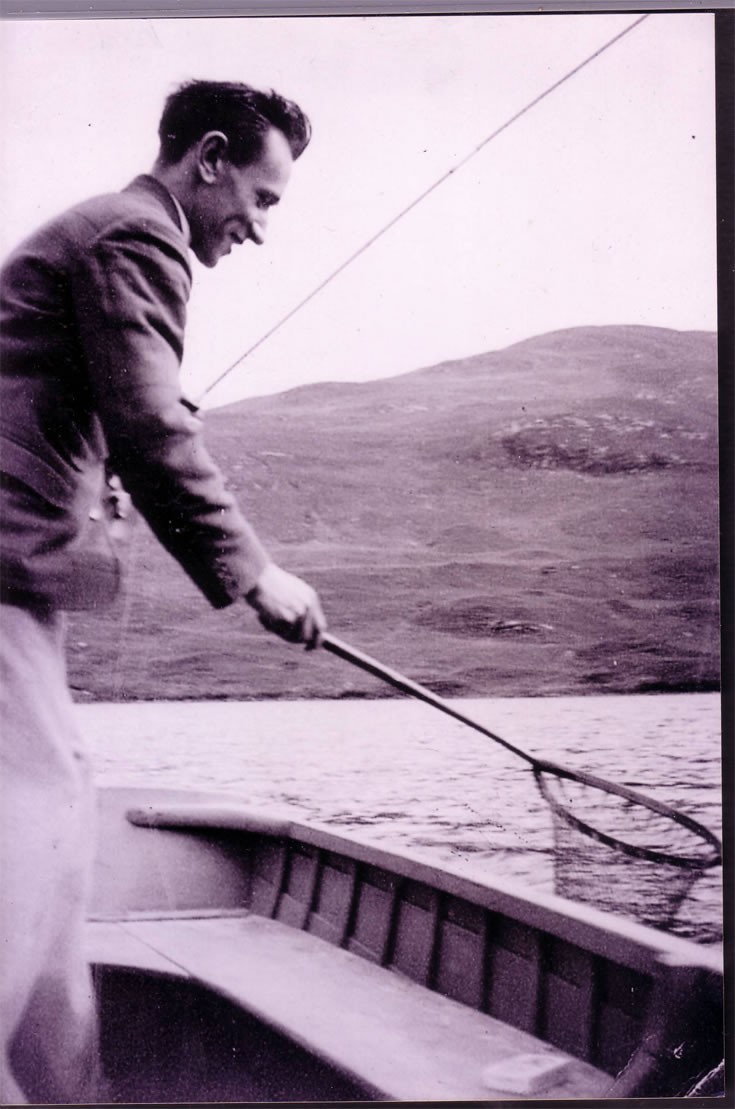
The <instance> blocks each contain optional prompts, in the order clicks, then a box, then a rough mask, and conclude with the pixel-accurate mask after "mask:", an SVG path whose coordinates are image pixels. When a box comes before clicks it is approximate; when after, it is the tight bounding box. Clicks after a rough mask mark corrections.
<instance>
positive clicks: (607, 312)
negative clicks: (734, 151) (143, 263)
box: [0, 13, 716, 404]
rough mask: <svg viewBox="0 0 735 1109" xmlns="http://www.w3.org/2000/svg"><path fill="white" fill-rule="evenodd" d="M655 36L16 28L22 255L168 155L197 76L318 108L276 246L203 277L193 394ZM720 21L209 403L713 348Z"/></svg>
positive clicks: (284, 23)
mask: <svg viewBox="0 0 735 1109" xmlns="http://www.w3.org/2000/svg"><path fill="white" fill-rule="evenodd" d="M635 18H636V17H635V16H634V15H632V14H630V13H628V14H612V15H611V14H600V13H596V14H592V15H589V14H588V15H584V14H581V15H564V16H559V15H548V16H526V15H524V16H498V15H484V16H483V15H480V16H464V17H462V16H432V17H424V16H412V17H397V16H373V17H354V16H351V17H341V18H333V17H308V18H304V17H300V18H273V19H250V18H242V17H240V18H229V19H212V20H210V19H207V20H202V19H166V20H158V19H135V20H116V19H109V20H64V21H56V20H46V21H28V22H24V21H21V22H5V23H4V24H2V25H0V35H1V38H0V93H1V95H2V104H3V112H2V121H3V137H2V143H1V144H0V181H1V184H0V205H1V207H0V210H1V211H2V220H0V254H1V255H2V256H4V255H5V254H6V253H7V252H8V251H9V250H10V249H11V248H12V246H13V245H14V244H15V242H17V241H18V240H19V239H20V238H21V237H23V236H24V235H25V234H26V233H28V232H29V231H31V230H32V229H33V228H34V227H35V226H37V225H38V224H39V223H40V222H41V221H42V220H44V219H46V218H47V217H50V216H52V215H54V214H55V213H56V212H57V211H59V210H61V209H62V208H63V207H65V206H66V205H68V204H71V203H74V202H76V201H77V200H81V199H83V198H84V197H86V196H89V195H92V194H94V193H97V192H104V191H108V190H113V189H117V188H120V187H122V186H123V185H125V184H126V183H127V182H128V181H129V180H130V179H131V178H132V177H133V176H135V174H137V173H139V172H146V171H147V170H148V169H149V168H150V166H151V164H152V162H153V159H154V157H155V153H156V128H157V124H158V117H159V115H160V110H161V107H162V104H163V100H164V98H165V96H166V95H167V93H168V92H169V91H170V90H171V89H172V88H173V87H175V86H176V85H177V84H178V83H179V82H180V81H182V80H185V79H188V78H191V77H207V78H214V79H225V78H226V79H237V80H245V81H248V82H250V83H252V84H255V85H260V86H270V87H274V88H276V89H278V91H279V92H282V93H283V94H284V95H286V96H289V97H292V98H293V99H295V100H297V101H298V102H299V103H300V104H301V105H302V107H303V108H304V109H305V110H306V111H307V112H308V114H309V115H310V116H311V118H312V122H313V126H314V138H313V141H312V144H311V146H310V147H309V149H308V150H307V151H306V153H305V154H304V156H303V158H302V159H301V160H300V161H299V162H298V163H297V165H296V167H295V170H294V174H293V177H292V181H291V184H290V185H289V188H288V190H287V193H286V196H285V198H284V200H283V202H282V204H281V205H280V206H279V208H278V209H277V210H276V211H275V212H274V213H273V214H272V217H271V226H270V233H269V239H268V242H267V243H266V245H265V246H264V247H261V248H256V247H255V246H253V245H252V244H248V245H247V246H245V247H242V248H239V249H237V250H235V251H234V252H233V254H232V255H230V256H229V257H227V258H225V259H223V261H222V262H221V263H220V265H219V266H218V267H217V269H216V270H213V271H209V270H205V269H203V268H202V267H200V266H198V265H196V264H195V288H194V293H193V296H192V300H191V304H190V316H189V331H188V337H187V352H186V358H185V363H184V375H185V378H184V380H185V385H186V388H187V390H188V392H189V393H190V395H192V396H193V397H196V396H198V394H199V393H200V392H201V390H203V389H204V388H205V387H206V385H207V384H208V383H209V382H211V381H212V380H213V379H214V378H215V377H217V375H218V374H219V373H221V372H222V370H224V369H225V368H226V367H227V366H228V365H229V364H230V363H231V362H232V361H234V360H235V359H236V358H238V357H239V356H240V354H242V352H243V351H244V350H245V349H246V348H247V347H249V346H250V345H251V344H252V343H253V342H255V341H256V340H257V339H258V338H259V337H260V336H261V335H262V334H263V333H264V332H265V331H267V330H268V329H269V328H270V327H271V326H272V325H273V324H274V323H275V322H276V321H277V320H278V319H279V318H280V317H281V316H282V315H284V314H285V313H286V312H287V311H289V310H290V309H291V308H292V307H293V306H294V305H295V304H296V303H297V302H298V301H299V300H300V299H301V298H302V297H304V296H305V295H306V294H307V293H308V292H309V291H310V290H311V289H312V288H313V287H314V286H315V285H317V284H318V283H319V282H320V281H322V280H323V279H324V278H325V277H326V276H327V275H328V274H329V272H330V271H331V270H332V269H333V268H335V267H336V266H337V265H339V264H340V263H341V262H342V261H344V260H345V259H346V258H347V256H348V255H349V254H350V253H351V252H352V251H353V250H355V249H356V248H357V247H358V246H360V245H361V244H362V243H363V242H364V241H365V240H366V239H367V238H369V237H370V236H371V235H373V234H374V233H375V232H376V231H377V230H379V228H380V227H381V226H382V225H383V224H384V223H385V222H387V221H388V220H389V219H390V218H392V217H393V216H394V215H395V214H396V213H397V212H398V211H399V210H400V209H401V208H402V207H403V206H405V205H406V204H408V203H409V202H410V201H412V200H413V199H414V197H415V196H416V195H417V194H418V193H420V192H421V191H422V190H423V189H424V188H426V187H427V186H429V185H430V184H431V183H432V182H433V181H434V180H436V178H438V177H439V176H441V175H442V174H443V173H445V172H446V171H447V170H448V169H449V168H450V167H451V166H452V165H453V164H455V163H456V162H457V161H458V160H459V159H460V158H462V157H464V156H465V155H466V154H467V153H469V151H471V150H472V149H473V148H474V147H475V146H477V144H478V143H480V142H481V141H482V140H483V139H484V138H485V137H486V136H487V135H488V134H489V133H490V132H491V131H493V130H494V129H495V128H496V127H498V126H499V125H500V124H502V123H503V122H505V120H506V119H508V118H509V117H510V116H511V115H513V114H514V113H515V112H516V111H518V110H519V109H520V108H522V107H523V106H524V105H525V104H526V103H527V102H528V101H530V100H531V99H532V98H533V97H535V96H537V95H538V94H539V93H540V92H542V91H543V90H544V89H545V88H546V87H547V86H548V85H550V84H551V83H552V82H553V81H555V80H557V79H558V78H559V77H561V76H563V75H564V73H565V72H567V71H568V70H569V69H571V68H572V67H573V66H575V65H577V64H578V63H579V62H581V61H582V60H583V59H584V58H585V57H587V55H588V54H590V53H592V51H593V50H595V49H597V48H598V47H599V46H601V45H602V44H603V43H604V42H605V41H607V39H609V38H611V37H612V36H613V35H614V34H616V33H617V32H618V31H620V30H622V28H624V27H626V26H628V25H629V24H630V23H632V22H633V21H634V19H635ZM714 151H715V145H714V17H713V15H712V14H709V13H680V14H656V15H651V16H650V17H649V18H648V19H647V20H646V21H645V22H644V23H643V24H642V25H641V26H640V27H638V28H636V29H635V30H634V31H633V32H632V33H631V34H630V35H628V36H626V37H625V38H623V39H622V40H621V42H619V43H617V44H616V45H614V46H613V47H612V48H611V49H610V50H609V51H608V52H606V53H605V54H604V55H603V56H602V57H601V58H599V59H598V60H596V61H594V62H592V63H591V65H590V66H589V67H587V68H586V69H584V70H583V71H582V72H581V73H580V74H579V75H577V76H576V77H574V78H573V79H572V80H571V81H570V82H569V83H567V84H566V85H564V86H563V87H562V88H561V89H559V90H558V91H556V92H555V93H553V94H552V95H551V96H550V97H549V98H548V99H547V100H545V101H544V102H543V103H542V104H541V105H539V106H538V107H536V108H535V109H533V110H532V111H531V112H530V113H529V114H528V115H526V116H525V117H524V118H523V119H521V120H520V121H519V122H518V123H516V124H514V125H513V126H512V127H511V128H509V130H508V131H507V132H505V133H504V134H503V135H501V136H500V137H499V138H498V139H497V140H495V141H494V142H492V143H491V144H490V145H489V146H488V147H487V148H485V149H484V150H483V151H482V152H481V153H480V154H479V155H478V156H477V157H476V158H473V159H472V160H471V161H470V162H469V164H468V165H467V166H466V167H464V168H463V169H461V170H460V171H459V172H457V174H455V175H454V176H453V177H452V178H451V179H450V180H449V181H448V182H447V183H445V184H444V185H442V186H441V187H440V188H439V189H437V191H436V192H435V193H433V194H432V196H431V197H430V198H429V199H427V200H426V201H425V202H423V203H422V204H421V205H419V207H418V208H417V209H416V210H415V211H414V212H413V213H412V214H411V215H409V216H408V217H407V218H406V219H405V220H402V221H401V222H400V223H399V224H398V225H397V227H396V228H395V229H393V230H391V231H389V232H388V233H387V235H386V236H385V237H384V238H383V239H382V240H381V241H380V242H379V243H378V244H377V245H376V246H374V247H372V248H370V250H369V251H368V252H366V254H365V255H363V257H362V258H361V259H359V260H358V261H357V262H356V263H355V264H354V265H353V266H352V267H350V269H348V270H347V271H346V273H345V274H344V275H343V276H341V277H339V278H337V279H336V281H335V282H334V283H333V284H332V285H331V286H330V287H329V288H328V289H327V290H325V291H324V292H323V293H322V294H320V295H319V296H318V297H317V298H316V299H315V300H314V301H313V302H312V303H311V304H310V305H309V306H308V307H307V308H306V309H305V310H304V311H302V312H300V313H299V314H298V315H297V316H295V317H294V319H293V320H291V321H290V322H289V323H288V324H286V325H285V327H284V328H283V329H282V330H281V331H280V332H279V333H278V334H277V335H276V336H275V337H274V338H272V339H270V340H268V342H267V343H265V344H264V345H263V346H262V347H261V348H260V349H259V350H258V351H257V352H256V353H255V354H254V355H253V356H252V357H251V358H250V359H248V360H247V361H246V362H244V363H243V364H242V365H241V366H240V367H239V368H238V369H236V370H235V371H234V372H233V373H232V374H231V375H230V376H229V378H228V379H227V382H226V384H224V385H222V386H221V387H219V388H218V389H217V390H215V391H214V392H213V393H212V394H211V395H210V397H209V399H208V402H207V403H209V404H222V403H225V402H227V401H230V400H235V399H238V398H240V397H243V396H247V395H252V394H258V393H267V392H280V391H281V390H283V389H287V388H290V387H292V386H294V385H298V384H302V383H305V382H308V381H314V380H359V379H364V378H372V377H380V376H385V375H392V374H397V373H402V372H405V371H408V370H413V369H418V368H419V367H422V366H426V365H431V364H433V363H435V362H438V361H441V360H443V359H446V358H454V357H462V356H465V355H469V354H476V353H480V352H482V351H486V350H497V349H500V348H502V347H505V346H507V345H508V344H510V343H513V342H516V341H517V340H520V339H523V338H527V337H529V336H532V335H537V334H541V333H543V332H546V331H550V330H553V329H555V328H561V327H573V326H577V325H584V324H608V323H638V324H650V325H656V326H663V327H673V328H679V329H699V328H703V329H714V328H715V327H716V224H715V170H714V165H715V162H714V158H715V154H714Z"/></svg>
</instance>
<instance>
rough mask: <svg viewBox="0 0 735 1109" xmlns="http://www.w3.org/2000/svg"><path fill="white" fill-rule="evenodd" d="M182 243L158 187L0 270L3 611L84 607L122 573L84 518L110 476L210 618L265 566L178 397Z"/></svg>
mask: <svg viewBox="0 0 735 1109" xmlns="http://www.w3.org/2000/svg"><path fill="white" fill-rule="evenodd" d="M190 289H191V269H190V266H189V261H188V246H187V243H186V239H185V237H184V234H183V232H182V230H181V228H180V226H179V219H178V215H177V212H176V206H175V204H174V202H173V199H172V197H171V196H170V194H169V193H168V191H167V190H166V189H165V188H164V187H163V186H162V185H161V184H160V183H159V182H158V181H156V180H155V179H154V178H152V177H147V176H143V177H138V178H136V179H135V181H133V182H132V184H130V185H129V186H128V187H127V189H124V190H123V191H122V192H120V193H115V194H112V195H109V196H102V197H97V198H95V199H92V200H89V201H86V202H85V203H82V204H80V205H78V206H77V207H74V208H72V209H70V210H69V211H67V212H65V213H64V214H62V215H61V216H59V217H58V218H56V219H55V220H52V221H51V222H50V223H48V224H46V225H45V226H44V227H42V228H41V229H40V230H39V231H37V232H36V233H35V234H34V235H32V236H31V237H30V238H29V239H27V240H26V241H25V242H24V243H22V244H21V245H20V246H19V247H18V248H17V249H16V250H15V251H14V252H13V254H12V255H11V256H10V257H9V258H8V260H7V261H6V263H5V265H4V266H3V268H2V272H1V273H0V344H1V345H0V472H1V474H2V483H1V486H0V490H1V491H0V497H1V500H0V518H1V520H2V542H1V545H0V574H1V577H0V581H1V583H2V599H3V600H4V601H8V602H10V603H33V602H34V601H38V602H40V603H46V604H50V605H52V606H54V607H59V608H84V607H94V606H96V605H98V604H100V603H102V602H103V601H105V600H108V599H110V598H111V597H112V596H113V595H114V593H115V590H116V582H117V580H118V577H119V573H118V568H117V559H116V558H115V555H114V552H113V551H112V549H111V547H110V545H109V544H107V543H106V542H100V540H99V539H93V538H90V532H93V531H94V530H95V529H96V530H97V531H99V529H100V527H104V524H99V523H98V524H94V522H93V519H92V517H93V516H95V513H94V512H93V511H92V509H93V507H94V505H95V502H96V500H97V498H98V497H99V494H100V490H101V489H102V487H103V483H104V471H105V466H108V467H109V468H110V469H111V470H113V471H114V472H115V473H116V474H117V475H119V477H120V479H121V481H122V483H123V486H124V487H125V489H126V490H127V492H128V493H129V494H130V496H131V498H132V501H133V504H134V505H135V507H136V508H137V509H138V510H139V511H140V513H141V514H142V515H143V516H144V518H145V519H146V521H147V522H148V524H149V525H150V527H151V529H152V530H153V532H154V533H155V535H156V536H157V538H158V539H159V540H160V541H161V543H162V544H163V545H164V547H166V549H167V550H168V551H169V552H170V553H171V554H172V555H173V556H174V557H175V558H176V559H177V560H178V562H179V563H180V564H181V566H182V567H183V568H184V570H185V571H186V572H187V573H188V574H189V575H190V577H191V578H192V579H193V580H194V582H195V583H196V584H197V585H198V586H199V588H200V589H201V591H202V592H203V593H204V595H205V596H206V597H207V599H208V600H209V601H210V603H211V604H212V605H214V606H215V607H224V606H225V605H227V604H229V603H230V602H232V601H233V600H235V598H236V597H239V596H242V595H243V593H245V592H247V591H248V590H249V589H251V588H252V587H253V586H254V585H255V582H256V580H257V577H258V576H259V574H260V572H261V571H262V569H263V568H264V567H265V565H266V564H267V562H268V561H269V560H268V555H267V554H266V552H265V550H264V548H263V547H262V545H261V543H260V541H259V540H258V538H257V536H256V535H255V532H254V531H253V529H252V528H251V527H250V525H249V524H248V523H247V522H246V520H245V519H244V518H243V516H242V515H241V513H240V511H239V510H238V508H237V506H236V504H235V501H234V499H233V497H232V496H231V495H230V494H229V493H228V492H227V490H226V488H225V484H224V481H223V479H222V476H221V474H220V472H219V470H218V468H217V467H216V465H215V464H214V462H213V461H212V459H211V458H210V456H209V454H208V452H207V450H206V448H205V445H204V442H203V436H202V420H201V419H200V418H199V417H198V416H197V415H196V413H195V411H193V410H192V407H191V406H190V405H187V403H186V401H185V400H184V398H183V397H182V394H181V388H180V384H179V369H180V364H181V358H182V354H183V343H184V327H185V318H186V303H187V300H188V296H189V292H190Z"/></svg>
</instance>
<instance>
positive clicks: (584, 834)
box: [536, 772, 718, 928]
mask: <svg viewBox="0 0 735 1109" xmlns="http://www.w3.org/2000/svg"><path fill="white" fill-rule="evenodd" d="M536 780H537V783H538V786H539V789H540V790H541V793H542V795H543V796H544V798H545V800H546V801H548V802H549V805H550V808H551V814H552V824H553V832H554V886H555V891H556V893H558V894H559V895H560V896H562V897H566V898H569V899H570V900H573V901H582V902H585V903H586V904H590V905H594V906H595V907H596V908H599V909H602V910H604V911H608V912H614V913H617V914H620V913H623V914H624V915H626V916H632V917H633V918H634V919H636V920H638V921H640V922H641V923H644V924H648V925H650V926H651V927H654V928H669V927H671V925H672V924H673V922H674V920H675V918H676V916H677V914H678V912H679V910H680V908H681V906H682V904H683V902H684V901H685V900H686V899H687V898H688V897H689V895H690V893H691V892H692V889H693V887H694V885H695V883H696V882H697V881H698V879H699V878H700V877H701V876H702V875H703V874H704V873H705V872H706V871H707V869H708V868H709V867H711V866H713V865H715V863H716V862H717V861H718V851H717V846H716V841H715V840H714V838H713V837H712V836H711V835H710V834H709V833H708V832H707V831H706V829H704V828H702V827H701V826H700V825H698V824H696V822H693V821H690V820H688V819H687V818H685V817H681V816H680V815H679V814H676V813H675V812H674V811H673V810H668V811H666V812H659V811H657V810H656V809H655V808H652V807H649V805H648V804H646V803H645V802H644V801H642V800H637V799H633V798H631V797H629V796H626V795H625V794H624V793H617V792H615V791H614V790H608V789H606V788H604V787H601V786H600V785H599V784H590V783H588V782H585V781H582V780H577V779H572V778H564V777H559V776H557V775H556V774H554V773H538V772H537V774H536Z"/></svg>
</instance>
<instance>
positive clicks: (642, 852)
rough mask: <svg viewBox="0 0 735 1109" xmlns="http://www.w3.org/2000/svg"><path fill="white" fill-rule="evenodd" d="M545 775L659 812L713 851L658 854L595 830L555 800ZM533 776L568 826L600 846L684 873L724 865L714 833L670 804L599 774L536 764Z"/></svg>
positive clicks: (541, 791)
mask: <svg viewBox="0 0 735 1109" xmlns="http://www.w3.org/2000/svg"><path fill="white" fill-rule="evenodd" d="M545 774H548V775H551V776H553V777H555V778H566V779H568V780H569V781H572V782H579V783H580V784H581V785H585V786H591V787H592V788H593V789H599V790H601V791H603V792H604V793H612V794H615V795H616V796H618V797H623V798H624V799H625V800H626V801H631V802H632V803H633V804H635V805H640V806H641V807H642V808H645V809H649V810H651V811H652V812H656V813H658V814H659V815H660V816H665V817H667V818H668V819H669V820H672V821H674V822H675V823H676V824H679V825H681V826H682V827H683V828H687V829H688V830H689V831H690V832H693V833H694V834H695V835H696V836H699V838H700V839H701V840H703V841H704V842H705V843H707V844H708V845H709V847H710V852H709V854H707V855H702V856H701V857H699V858H697V857H693V856H687V855H672V854H669V853H667V852H664V851H657V850H656V849H655V848H649V847H638V846H637V845H636V844H633V843H627V842H626V841H625V840H621V839H618V838H616V837H615V836H611V835H608V834H607V833H606V832H601V831H600V830H599V829H598V828H594V827H592V826H591V825H590V824H587V823H586V822H585V821H584V820H580V818H579V817H578V816H575V815H574V814H573V813H572V812H570V810H569V809H568V808H567V806H566V805H562V804H561V803H560V802H559V801H558V800H557V798H556V797H554V795H553V793H552V791H551V790H550V789H549V786H548V783H547V782H546V781H545V779H544V775H545ZM533 775H534V778H535V779H536V785H537V786H538V788H539V791H540V793H541V795H542V796H543V798H544V800H545V801H546V802H547V804H548V805H549V806H550V808H551V809H552V811H553V812H554V813H555V814H556V815H557V816H558V817H559V818H560V819H561V820H564V821H565V822H566V823H567V824H571V825H572V826H573V827H575V828H577V829H578V830H579V831H580V832H582V833H583V834H584V835H586V836H590V837H591V838H592V839H595V840H597V841H598V842H599V843H604V844H606V845H607V846H608V847H613V848H615V849H616V850H618V851H623V852H624V853H625V854H626V855H632V856H633V857H634V858H637V859H647V860H648V861H650V862H656V863H662V864H665V865H667V866H675V867H679V868H680V869H682V870H709V869H710V867H713V866H719V865H720V864H721V862H722V847H721V845H720V841H719V840H718V839H717V837H716V836H715V835H714V834H713V833H712V832H710V830H709V828H705V827H704V825H703V824H700V823H699V822H698V821H696V820H693V819H692V817H690V816H687V815H686V814H685V813H680V812H677V811H676V809H672V808H671V806H670V805H665V804H664V803H663V802H662V801H656V800H655V799H654V798H652V797H646V796H645V794H643V793H638V792H637V790H634V789H631V788H630V787H629V786H622V785H618V784H617V783H615V782H608V781H606V780H605V779H604V778H597V777H595V775H593V774H587V773H586V772H585V771H574V770H568V769H566V767H563V766H556V765H555V763H551V762H541V761H534V765H533Z"/></svg>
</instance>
